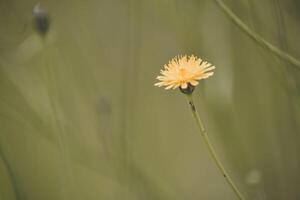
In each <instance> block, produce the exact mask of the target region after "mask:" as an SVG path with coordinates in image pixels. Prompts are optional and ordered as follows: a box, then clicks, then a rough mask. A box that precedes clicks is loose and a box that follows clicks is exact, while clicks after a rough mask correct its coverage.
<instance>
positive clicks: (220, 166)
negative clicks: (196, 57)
mask: <svg viewBox="0 0 300 200" xmlns="http://www.w3.org/2000/svg"><path fill="white" fill-rule="evenodd" d="M186 97H187V101H188V103H189V105H190V108H191V111H192V113H193V116H194V118H195V120H196V122H197V126H198V128H199V130H200V134H201V136H202V138H203V139H204V143H205V145H206V146H207V148H208V150H209V153H210V155H211V157H212V159H213V160H214V162H215V164H216V165H217V167H218V169H219V170H220V172H221V173H222V175H223V177H224V178H225V180H226V181H227V183H228V184H229V186H230V187H231V189H232V190H233V191H234V193H235V194H236V196H237V198H238V199H240V200H243V199H244V197H243V195H242V194H241V192H240V191H239V190H238V188H237V187H236V185H235V184H234V183H233V181H232V179H231V178H230V176H229V175H228V173H227V172H226V170H225V168H224V166H223V164H222V163H221V161H220V159H219V158H218V156H217V153H216V151H215V149H214V147H213V146H212V144H211V142H210V140H209V138H208V135H207V132H206V130H205V128H204V125H203V123H202V121H201V119H200V117H199V114H198V111H197V109H196V107H195V105H194V102H193V97H192V95H191V94H190V95H188V94H187V95H186Z"/></svg>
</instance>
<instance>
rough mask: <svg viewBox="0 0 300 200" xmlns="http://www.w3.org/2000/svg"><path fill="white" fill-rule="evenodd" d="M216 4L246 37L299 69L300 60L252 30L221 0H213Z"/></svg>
mask: <svg viewBox="0 0 300 200" xmlns="http://www.w3.org/2000/svg"><path fill="white" fill-rule="evenodd" d="M215 2H216V3H217V4H218V6H219V7H220V8H221V9H222V10H223V11H224V13H225V14H226V15H227V16H228V17H229V19H230V20H231V21H232V22H233V23H235V24H236V25H237V26H238V27H239V28H240V29H241V30H242V31H244V33H246V35H247V36H248V37H250V38H251V39H252V40H253V41H255V42H256V43H257V44H259V45H260V46H261V47H263V48H266V49H268V50H269V51H271V52H272V53H273V54H275V55H276V56H278V57H280V58H281V59H283V60H285V61H287V62H289V63H290V64H292V66H294V67H295V68H296V69H298V70H300V61H299V60H298V59H296V58H294V57H293V56H291V55H289V54H288V53H286V52H284V51H282V50H280V49H279V48H277V47H276V46H274V45H272V44H271V43H269V42H268V41H266V40H265V39H264V38H263V37H262V36H260V35H258V34H257V33H255V32H254V31H252V30H251V29H250V28H249V27H248V26H247V25H246V24H245V23H244V22H243V21H242V20H240V19H239V17H238V16H237V15H236V14H234V13H233V12H232V11H231V10H230V8H229V7H228V6H227V5H226V4H225V3H224V2H223V1H222V0H215Z"/></svg>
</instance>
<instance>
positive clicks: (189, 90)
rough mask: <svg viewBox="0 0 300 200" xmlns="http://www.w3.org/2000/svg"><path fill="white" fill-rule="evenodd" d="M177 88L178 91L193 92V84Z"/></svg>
mask: <svg viewBox="0 0 300 200" xmlns="http://www.w3.org/2000/svg"><path fill="white" fill-rule="evenodd" d="M179 89H180V92H182V93H183V94H192V93H193V92H194V89H195V86H192V85H191V84H190V83H189V84H188V86H187V88H185V89H182V88H181V87H179Z"/></svg>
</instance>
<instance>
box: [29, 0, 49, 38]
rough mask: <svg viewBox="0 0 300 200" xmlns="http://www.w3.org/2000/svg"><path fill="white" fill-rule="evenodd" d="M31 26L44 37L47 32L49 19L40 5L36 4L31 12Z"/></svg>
mask: <svg viewBox="0 0 300 200" xmlns="http://www.w3.org/2000/svg"><path fill="white" fill-rule="evenodd" d="M32 14H33V23H34V24H33V25H34V28H35V29H36V31H37V32H38V33H40V34H41V35H45V34H46V33H47V32H48V30H49V25H50V18H49V14H48V12H47V10H46V9H45V8H43V6H42V5H41V4H40V3H37V4H36V5H35V6H34V8H33V11H32Z"/></svg>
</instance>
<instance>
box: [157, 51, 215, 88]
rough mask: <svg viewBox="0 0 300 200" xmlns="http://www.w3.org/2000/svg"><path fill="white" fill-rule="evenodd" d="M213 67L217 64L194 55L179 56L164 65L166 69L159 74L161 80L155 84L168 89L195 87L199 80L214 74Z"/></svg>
mask: <svg viewBox="0 0 300 200" xmlns="http://www.w3.org/2000/svg"><path fill="white" fill-rule="evenodd" d="M213 69H215V66H213V65H212V64H210V63H208V62H206V61H203V60H202V59H200V58H197V57H196V56H194V55H191V56H177V57H175V58H173V59H172V60H171V61H169V64H167V65H164V69H163V70H161V71H160V73H161V75H160V76H157V79H158V80H159V81H160V82H158V83H155V86H158V87H161V86H165V87H166V89H171V88H173V89H176V88H178V87H180V88H181V89H186V88H188V86H193V87H194V86H196V85H198V83H199V82H198V81H199V80H201V79H206V78H208V77H210V76H212V75H213V74H214V72H212V70H213Z"/></svg>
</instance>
